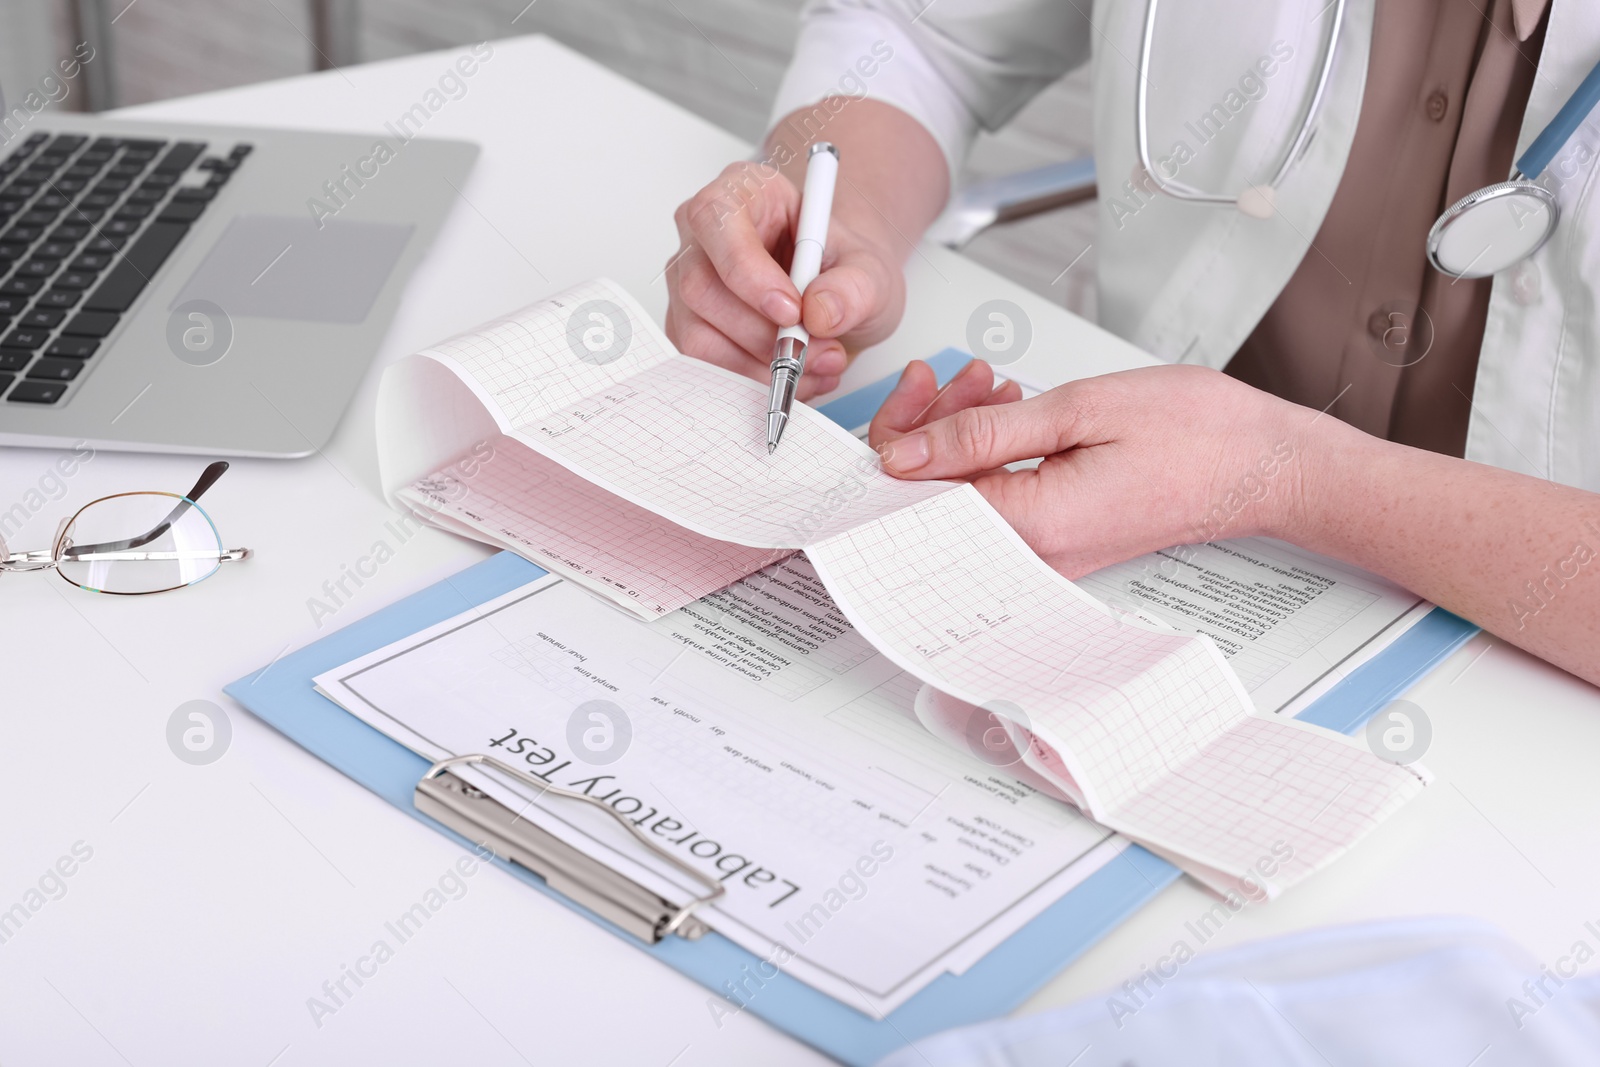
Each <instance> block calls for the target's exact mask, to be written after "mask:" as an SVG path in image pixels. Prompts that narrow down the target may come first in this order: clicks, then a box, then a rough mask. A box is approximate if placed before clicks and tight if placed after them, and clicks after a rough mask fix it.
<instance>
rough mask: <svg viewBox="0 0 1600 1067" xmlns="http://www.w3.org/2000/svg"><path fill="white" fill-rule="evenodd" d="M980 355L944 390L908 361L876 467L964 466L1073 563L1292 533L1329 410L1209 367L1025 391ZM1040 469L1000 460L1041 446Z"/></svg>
mask: <svg viewBox="0 0 1600 1067" xmlns="http://www.w3.org/2000/svg"><path fill="white" fill-rule="evenodd" d="M1021 395H1022V394H1021V390H1020V389H1018V387H1017V386H1016V385H1015V383H1010V382H1008V383H1005V384H1004V385H1002V386H1000V387H999V388H998V389H996V388H995V387H994V372H993V371H992V370H991V369H990V368H989V366H988V365H987V364H985V363H983V362H981V361H977V360H974V361H973V362H972V363H971V364H968V366H967V367H966V368H964V369H963V371H962V372H961V374H959V375H957V376H956V378H955V379H953V380H952V381H951V382H950V383H949V384H948V385H947V386H946V387H945V388H944V389H943V390H942V391H941V390H939V389H938V388H937V385H936V382H935V379H934V375H933V371H932V370H931V369H930V368H929V367H928V365H927V364H925V363H922V362H920V361H918V362H914V363H912V364H910V365H909V366H908V367H907V368H906V370H905V373H904V374H903V375H902V376H901V379H900V382H899V383H898V384H897V385H896V386H895V389H894V391H893V392H892V393H890V394H889V396H888V398H887V399H886V400H885V401H884V403H883V407H882V408H881V409H880V410H879V411H878V414H877V415H876V416H875V417H874V418H873V421H872V427H871V434H870V437H869V440H870V442H871V444H872V445H873V447H875V448H877V449H878V452H879V455H880V456H881V458H882V462H883V469H884V470H885V471H887V472H888V473H890V474H892V475H894V476H896V477H899V478H907V479H918V480H920V479H929V478H949V479H957V480H965V481H970V482H972V484H973V485H974V486H975V487H976V488H977V489H978V491H979V492H981V493H982V494H983V495H984V498H985V499H986V500H988V502H989V503H990V505H991V506H993V507H994V509H995V510H996V511H998V512H999V513H1000V514H1001V516H1003V517H1004V518H1005V520H1006V521H1007V522H1009V523H1010V524H1011V526H1012V528H1013V529H1015V530H1016V531H1017V533H1018V534H1020V535H1021V536H1022V538H1023V540H1025V541H1027V542H1028V544H1029V545H1030V546H1031V547H1032V548H1033V550H1034V551H1035V552H1037V553H1038V554H1039V556H1040V557H1041V558H1043V559H1044V560H1045V561H1046V562H1047V563H1049V564H1050V565H1051V566H1053V567H1054V568H1055V569H1056V570H1058V571H1060V572H1062V573H1063V574H1066V575H1067V576H1068V577H1077V576H1079V575H1082V574H1086V573H1088V572H1090V571H1093V570H1097V569H1099V568H1101V567H1105V566H1109V565H1110V564H1112V563H1117V562H1120V561H1122V560H1125V559H1131V558H1133V557H1134V556H1138V555H1141V554H1143V553H1146V552H1151V551H1154V550H1156V549H1159V548H1167V547H1170V546H1172V545H1179V544H1191V543H1196V542H1201V541H1212V540H1219V539H1222V538H1228V537H1246V536H1251V535H1255V534H1264V535H1268V536H1275V537H1283V538H1285V539H1292V532H1293V529H1294V526H1295V524H1296V519H1297V516H1298V515H1299V514H1301V513H1303V511H1304V509H1303V508H1302V507H1301V506H1300V500H1301V498H1302V494H1303V493H1304V492H1305V491H1306V486H1307V484H1308V479H1307V477H1306V475H1307V472H1308V470H1310V469H1311V464H1312V463H1313V456H1314V455H1320V454H1322V453H1323V452H1324V450H1325V443H1326V439H1327V438H1328V437H1329V436H1330V435H1332V436H1333V437H1337V435H1338V434H1339V433H1340V432H1341V431H1348V432H1349V433H1357V431H1355V430H1353V429H1350V428H1349V427H1346V426H1344V424H1342V423H1339V422H1338V421H1337V420H1335V419H1333V418H1331V417H1330V418H1327V419H1323V420H1320V422H1319V421H1318V420H1317V418H1316V416H1317V413H1316V412H1314V411H1311V410H1309V409H1307V408H1302V407H1299V406H1298V405H1295V404H1290V403H1288V402H1287V401H1284V400H1279V399H1278V398H1276V397H1273V396H1271V395H1269V394H1267V393H1263V392H1261V391H1259V390H1256V389H1253V388H1251V387H1250V386H1247V385H1244V384H1243V383H1241V382H1238V381H1235V380H1234V379H1232V378H1229V377H1227V376H1226V375H1224V374H1222V373H1220V372H1218V371H1213V370H1208V369H1205V368H1202V367H1193V366H1164V367H1146V368H1141V369H1139V370H1132V371H1123V372H1120V373H1117V374H1108V375H1104V376H1101V377H1098V378H1086V379H1083V380H1081V381H1076V382H1071V383H1068V384H1067V385H1063V386H1060V387H1058V388H1056V389H1052V390H1050V391H1049V392H1047V393H1042V394H1040V395H1039V396H1036V397H1032V398H1030V399H1027V400H1023V399H1021ZM1041 457H1042V462H1041V463H1040V464H1039V466H1038V467H1037V468H1036V469H1034V470H1018V471H1008V470H1005V469H1004V466H1005V464H1008V463H1014V462H1017V461H1020V460H1028V459H1037V458H1041Z"/></svg>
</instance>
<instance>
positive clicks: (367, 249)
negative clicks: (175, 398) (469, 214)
mask: <svg viewBox="0 0 1600 1067" xmlns="http://www.w3.org/2000/svg"><path fill="white" fill-rule="evenodd" d="M412 229H413V227H412V226H410V225H409V224H396V223H386V222H341V221H339V220H338V219H323V220H322V225H321V228H320V229H319V228H318V225H317V222H316V221H315V220H312V219H306V218H291V217H287V216H283V215H240V216H238V217H236V218H235V219H234V220H233V221H232V222H231V223H229V224H228V228H227V229H226V230H224V231H223V234H222V236H221V237H220V238H218V239H217V243H216V244H214V245H212V246H211V251H209V252H207V253H206V257H205V259H203V260H202V261H201V262H200V266H199V267H198V268H197V269H196V270H195V272H194V274H193V275H192V276H191V277H190V278H189V280H188V282H186V283H185V284H184V286H183V291H182V292H180V293H179V294H178V295H177V297H176V298H175V299H174V300H173V301H172V304H171V306H170V307H169V310H171V308H175V307H177V306H178V305H179V304H182V303H185V302H186V301H189V300H209V301H211V302H212V303H214V304H216V305H217V306H218V307H220V308H222V310H223V311H225V312H227V313H228V315H230V316H246V317H248V316H256V317H259V318H268V319H299V320H302V321H304V322H361V321H363V320H365V319H366V317H367V312H369V311H371V310H372V303H373V301H374V300H376V299H377V298H378V293H379V291H381V290H382V289H383V283H384V282H385V281H386V280H387V279H388V277H389V272H390V271H392V270H393V269H394V265H395V261H396V260H398V259H399V258H400V253H401V252H402V251H403V250H404V249H405V246H406V242H407V241H409V240H410V239H411V231H412Z"/></svg>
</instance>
